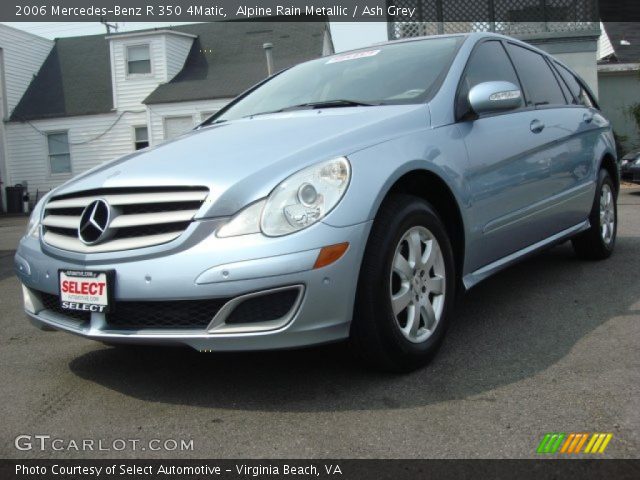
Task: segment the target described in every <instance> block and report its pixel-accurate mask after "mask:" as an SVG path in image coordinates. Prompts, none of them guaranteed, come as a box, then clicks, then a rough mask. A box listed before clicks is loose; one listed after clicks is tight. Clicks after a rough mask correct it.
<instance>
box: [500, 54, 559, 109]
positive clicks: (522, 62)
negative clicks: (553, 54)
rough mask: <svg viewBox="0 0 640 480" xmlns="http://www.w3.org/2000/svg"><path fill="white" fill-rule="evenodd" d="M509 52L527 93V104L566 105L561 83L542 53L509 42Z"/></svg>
mask: <svg viewBox="0 0 640 480" xmlns="http://www.w3.org/2000/svg"><path fill="white" fill-rule="evenodd" d="M508 48H509V54H510V55H511V58H512V59H513V63H514V64H515V66H516V69H517V70H518V73H519V74H520V78H521V79H522V83H523V84H524V88H525V90H526V93H527V105H565V104H566V103H567V102H566V100H565V98H564V95H563V94H562V90H561V89H560V84H559V83H558V80H557V79H556V77H555V75H554V74H553V72H552V71H551V68H550V67H549V65H548V64H547V62H546V60H545V59H544V57H543V56H542V55H540V54H539V53H536V52H534V51H532V50H529V49H528V48H523V47H519V46H517V45H513V44H509V47H508Z"/></svg>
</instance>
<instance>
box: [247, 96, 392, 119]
mask: <svg viewBox="0 0 640 480" xmlns="http://www.w3.org/2000/svg"><path fill="white" fill-rule="evenodd" d="M378 105H382V103H366V102H358V101H356V100H343V99H337V100H323V101H321V102H308V103H300V104H298V105H291V106H290V107H284V108H279V109H278V110H270V111H268V112H259V113H252V114H251V115H246V117H255V116H256V115H268V114H270V113H280V112H289V111H292V110H305V109H314V108H339V107H375V106H378Z"/></svg>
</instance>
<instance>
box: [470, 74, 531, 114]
mask: <svg viewBox="0 0 640 480" xmlns="http://www.w3.org/2000/svg"><path fill="white" fill-rule="evenodd" d="M468 98H469V105H470V106H471V109H472V110H473V111H474V112H475V113H476V114H478V115H481V114H483V113H495V112H501V111H505V110H513V109H516V108H519V107H521V106H522V92H521V91H520V89H519V88H518V87H516V86H515V85H514V84H513V83H511V82H502V81H495V82H483V83H479V84H478V85H476V86H475V87H473V88H472V89H471V90H470V91H469V96H468Z"/></svg>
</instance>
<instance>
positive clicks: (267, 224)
mask: <svg viewBox="0 0 640 480" xmlns="http://www.w3.org/2000/svg"><path fill="white" fill-rule="evenodd" d="M350 179H351V166H350V165H349V161H348V160H347V158H346V157H338V158H334V159H332V160H328V161H325V162H321V163H318V164H316V165H312V166H311V167H308V168H305V169H304V170H300V171H299V172H297V173H294V174H293V175H291V176H290V177H289V178H287V179H286V180H285V181H284V182H282V183H280V184H279V185H278V186H277V187H276V188H274V189H273V191H272V192H271V194H270V195H269V197H267V199H266V201H265V200H262V201H259V202H256V203H253V204H252V205H250V206H249V207H247V208H245V209H244V210H242V211H241V212H240V213H238V214H237V215H235V216H234V217H233V218H232V219H231V221H230V222H229V223H227V224H226V225H225V226H224V227H222V228H221V229H220V230H219V231H218V234H217V235H218V237H232V236H236V235H245V234H248V233H256V232H258V231H261V232H262V233H263V234H265V235H267V236H270V237H279V236H282V235H288V234H290V233H294V232H297V231H299V230H302V229H304V228H307V227H309V226H311V225H313V224H314V223H316V222H318V221H320V220H321V219H322V218H324V217H325V216H326V215H327V214H328V213H329V212H330V211H331V210H333V209H334V208H335V206H336V205H337V204H338V203H339V202H340V200H341V199H342V197H343V196H344V193H345V192H346V190H347V187H348V186H349V181H350ZM258 220H259V221H258Z"/></svg>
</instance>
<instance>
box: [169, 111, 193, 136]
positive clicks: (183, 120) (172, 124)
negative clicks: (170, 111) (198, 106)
mask: <svg viewBox="0 0 640 480" xmlns="http://www.w3.org/2000/svg"><path fill="white" fill-rule="evenodd" d="M194 126H195V125H194V124H193V117H190V116H189V117H165V119H164V138H165V140H168V139H170V138H175V137H177V136H178V135H181V134H183V133H184V132H187V131H189V130H191V129H192V128H193V127H194Z"/></svg>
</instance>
